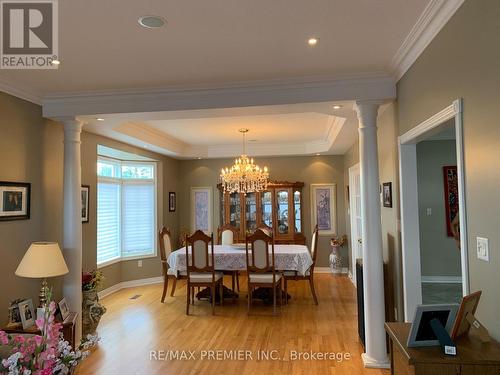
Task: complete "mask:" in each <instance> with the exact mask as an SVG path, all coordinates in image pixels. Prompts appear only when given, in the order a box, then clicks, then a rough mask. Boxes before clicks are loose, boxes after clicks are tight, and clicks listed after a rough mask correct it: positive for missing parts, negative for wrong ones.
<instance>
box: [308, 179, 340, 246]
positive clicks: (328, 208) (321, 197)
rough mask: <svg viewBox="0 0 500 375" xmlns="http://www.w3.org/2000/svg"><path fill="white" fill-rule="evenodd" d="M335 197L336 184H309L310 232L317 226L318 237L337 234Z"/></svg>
mask: <svg viewBox="0 0 500 375" xmlns="http://www.w3.org/2000/svg"><path fill="white" fill-rule="evenodd" d="M336 197H337V185H336V184H311V231H313V230H314V227H315V225H316V224H318V229H319V235H320V236H323V235H324V236H327V235H328V236H330V235H334V234H336V233H337V223H336V218H337V212H336V211H337V206H336V203H337V199H336Z"/></svg>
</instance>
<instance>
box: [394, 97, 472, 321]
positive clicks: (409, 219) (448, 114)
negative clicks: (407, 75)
mask: <svg viewBox="0 0 500 375" xmlns="http://www.w3.org/2000/svg"><path fill="white" fill-rule="evenodd" d="M452 118H454V119H455V136H456V145H457V146H456V149H457V177H458V195H459V215H460V244H461V245H460V247H461V252H460V255H461V266H462V291H463V294H464V295H466V294H468V293H469V270H468V258H467V254H468V251H467V246H468V243H467V214H466V207H465V168H464V167H465V163H464V144H463V121H462V100H461V99H457V100H455V101H454V102H453V103H452V104H451V105H449V106H448V107H446V108H444V109H443V110H442V111H440V112H438V113H436V114H435V115H434V116H432V117H430V118H428V119H427V120H425V121H424V122H422V123H420V124H419V125H418V126H416V127H414V128H413V129H411V130H409V131H408V132H406V133H405V134H403V135H402V136H400V137H399V138H398V148H399V178H400V181H399V183H400V203H401V242H402V260H403V291H404V311H405V314H404V315H405V321H407V322H410V321H412V320H413V314H414V312H415V308H416V306H417V305H418V304H421V303H422V286H421V283H422V275H421V270H420V232H419V223H418V219H419V216H418V190H417V148H416V144H417V142H419V141H421V140H423V139H425V138H426V137H427V136H429V134H432V133H429V132H436V130H437V128H438V127H439V126H440V125H442V124H443V123H445V122H446V121H448V120H450V119H452Z"/></svg>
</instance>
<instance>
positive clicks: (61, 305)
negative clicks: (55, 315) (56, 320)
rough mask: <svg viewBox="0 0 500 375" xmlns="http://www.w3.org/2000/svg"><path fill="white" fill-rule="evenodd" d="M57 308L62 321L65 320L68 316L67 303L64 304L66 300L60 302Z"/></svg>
mask: <svg viewBox="0 0 500 375" xmlns="http://www.w3.org/2000/svg"><path fill="white" fill-rule="evenodd" d="M58 306H59V311H60V312H61V317H62V320H64V319H66V318H67V317H68V315H69V306H68V303H67V302H66V298H63V299H62V300H60V301H59V303H58Z"/></svg>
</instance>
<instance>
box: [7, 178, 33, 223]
mask: <svg viewBox="0 0 500 375" xmlns="http://www.w3.org/2000/svg"><path fill="white" fill-rule="evenodd" d="M30 197H31V184H30V183H25V182H5V181H2V182H0V220H3V221H7V220H28V219H29V218H30Z"/></svg>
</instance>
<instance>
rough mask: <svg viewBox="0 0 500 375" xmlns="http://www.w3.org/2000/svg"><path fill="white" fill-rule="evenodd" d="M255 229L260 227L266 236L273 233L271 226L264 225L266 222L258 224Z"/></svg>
mask: <svg viewBox="0 0 500 375" xmlns="http://www.w3.org/2000/svg"><path fill="white" fill-rule="evenodd" d="M257 229H260V230H261V231H262V232H264V234H265V235H267V236H272V234H273V228H271V227H270V226H269V225H266V224H260V225H259V226H258V227H257ZM257 229H256V230H257Z"/></svg>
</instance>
